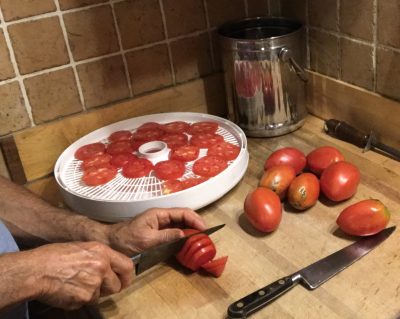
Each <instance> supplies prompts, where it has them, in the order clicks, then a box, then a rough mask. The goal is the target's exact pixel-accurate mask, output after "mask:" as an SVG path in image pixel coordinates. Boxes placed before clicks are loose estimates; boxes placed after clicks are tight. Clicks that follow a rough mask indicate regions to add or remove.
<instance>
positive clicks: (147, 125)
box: [136, 122, 161, 132]
mask: <svg viewBox="0 0 400 319" xmlns="http://www.w3.org/2000/svg"><path fill="white" fill-rule="evenodd" d="M155 128H156V129H159V128H161V124H158V123H156V122H147V123H143V124H142V125H140V126H139V127H138V128H137V129H136V131H137V132H140V131H147V130H152V129H155Z"/></svg>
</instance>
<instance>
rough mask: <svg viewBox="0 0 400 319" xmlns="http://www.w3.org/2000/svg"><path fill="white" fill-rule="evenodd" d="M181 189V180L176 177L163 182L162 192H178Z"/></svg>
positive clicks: (166, 193) (165, 193)
mask: <svg viewBox="0 0 400 319" xmlns="http://www.w3.org/2000/svg"><path fill="white" fill-rule="evenodd" d="M182 189H183V185H182V182H181V181H180V180H178V179H170V180H168V181H165V182H164V183H163V194H164V195H168V194H172V193H176V192H179V191H181V190H182Z"/></svg>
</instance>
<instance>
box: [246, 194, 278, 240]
mask: <svg viewBox="0 0 400 319" xmlns="http://www.w3.org/2000/svg"><path fill="white" fill-rule="evenodd" d="M244 212H245V214H246V217H247V219H248V220H249V221H250V223H251V224H252V225H253V226H254V228H256V229H258V230H259V231H262V232H266V233H268V232H272V231H274V230H275V229H277V228H278V226H279V223H280V222H281V218H282V205H281V200H280V199H279V196H278V195H276V193H274V192H273V191H272V190H270V189H268V188H263V187H258V188H256V189H255V190H254V191H252V192H251V193H249V194H248V195H247V197H246V200H245V202H244Z"/></svg>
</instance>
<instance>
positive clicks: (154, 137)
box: [132, 128, 165, 142]
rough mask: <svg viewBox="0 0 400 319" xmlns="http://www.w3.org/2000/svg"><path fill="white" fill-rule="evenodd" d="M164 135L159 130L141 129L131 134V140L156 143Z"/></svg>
mask: <svg viewBox="0 0 400 319" xmlns="http://www.w3.org/2000/svg"><path fill="white" fill-rule="evenodd" d="M164 134H165V133H164V131H163V130H161V129H159V128H153V129H150V128H149V129H141V130H140V131H136V132H135V133H133V135H132V139H133V140H134V141H146V142H151V141H158V140H160V138H161V136H163V135H164Z"/></svg>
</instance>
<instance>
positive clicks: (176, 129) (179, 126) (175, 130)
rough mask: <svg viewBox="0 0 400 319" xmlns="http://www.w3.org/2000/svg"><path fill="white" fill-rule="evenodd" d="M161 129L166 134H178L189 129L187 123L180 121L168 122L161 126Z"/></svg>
mask: <svg viewBox="0 0 400 319" xmlns="http://www.w3.org/2000/svg"><path fill="white" fill-rule="evenodd" d="M161 129H162V130H164V131H165V132H166V133H168V134H180V133H185V132H186V131H187V130H188V129H189V124H188V123H186V122H182V121H176V122H170V123H167V124H164V125H163V126H161Z"/></svg>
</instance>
